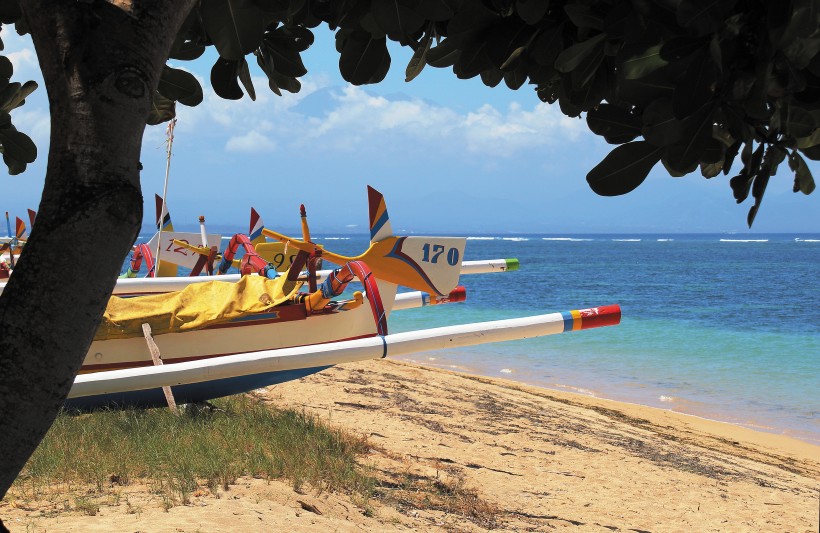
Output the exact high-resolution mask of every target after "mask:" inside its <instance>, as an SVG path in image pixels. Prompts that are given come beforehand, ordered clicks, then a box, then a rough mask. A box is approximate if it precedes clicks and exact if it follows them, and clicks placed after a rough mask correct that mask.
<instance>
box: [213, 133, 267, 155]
mask: <svg viewBox="0 0 820 533" xmlns="http://www.w3.org/2000/svg"><path fill="white" fill-rule="evenodd" d="M225 150H227V151H228V152H272V151H274V150H276V143H275V142H273V141H272V140H270V139H269V138H268V137H266V136H264V135H262V134H261V133H259V132H258V131H256V130H254V131H249V132H248V133H246V134H245V135H241V136H238V137H231V138H230V139H228V142H227V143H225Z"/></svg>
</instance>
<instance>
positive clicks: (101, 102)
mask: <svg viewBox="0 0 820 533" xmlns="http://www.w3.org/2000/svg"><path fill="white" fill-rule="evenodd" d="M194 2H195V0H184V1H183V0H174V1H173V2H170V1H168V0H132V1H126V0H109V1H108V2H104V1H102V0H96V1H92V2H65V1H58V0H33V1H27V2H21V7H22V8H23V10H24V14H25V15H24V16H25V19H26V21H27V22H28V25H29V27H30V30H31V35H32V38H33V40H34V46H35V49H36V51H37V57H38V59H39V62H40V67H41V69H42V71H43V79H44V80H45V85H46V90H47V92H48V100H49V106H50V112H51V146H50V150H49V154H48V169H47V171H46V178H45V187H44V189H43V196H42V199H41V202H40V206H39V209H38V213H37V225H36V227H35V228H34V229H33V231H32V233H31V238H30V239H29V240H28V242H27V243H26V247H25V249H24V251H23V254H22V255H21V257H20V260H19V262H18V263H17V268H15V270H14V273H13V274H12V276H11V278H10V279H9V282H8V284H7V286H6V289H5V291H4V292H3V294H2V296H0V376H2V377H0V451H1V453H2V454H3V458H2V461H0V499H2V497H3V496H4V495H5V494H6V492H7V491H8V489H9V487H10V486H11V484H12V482H13V481H14V479H15V478H16V477H17V475H18V474H19V473H20V471H21V469H22V468H23V466H24V465H25V463H26V461H27V460H28V458H29V457H30V456H31V454H32V453H33V452H34V450H35V449H36V447H37V445H38V444H39V443H40V441H41V440H42V438H43V437H44V436H45V434H46V432H47V431H48V428H49V427H50V426H51V424H52V422H53V421H54V418H55V417H56V415H57V413H58V412H59V409H60V407H61V405H62V403H63V401H64V399H65V397H66V395H67V394H68V391H69V390H70V388H71V385H72V383H73V381H74V377H75V375H76V374H77V372H78V370H79V368H80V366H81V364H82V361H83V359H84V357H85V355H86V352H87V350H88V347H89V345H90V344H91V340H92V339H93V336H94V332H95V330H96V328H97V324H98V322H99V319H100V317H101V316H102V313H103V311H104V309H105V306H106V303H107V302H108V298H109V296H110V295H111V292H112V290H113V288H114V284H115V282H116V277H117V274H118V273H119V271H120V268H121V266H122V263H123V260H124V259H125V257H126V255H127V253H128V251H129V249H130V247H131V245H132V244H133V242H134V240H135V239H136V237H137V234H138V232H139V228H140V225H141V222H142V193H141V190H140V182H139V170H140V162H139V157H140V149H141V145H142V135H143V131H144V129H145V122H146V118H147V116H148V112H149V110H150V105H151V99H152V94H153V92H154V90H155V89H156V87H157V83H158V81H159V77H160V73H161V72H162V67H163V65H164V64H165V60H166V59H167V57H168V52H169V50H170V47H171V44H172V42H173V39H174V37H175V36H176V34H177V31H178V30H179V27H180V25H181V24H182V21H183V20H184V19H185V17H186V15H187V13H188V12H189V11H190V9H191V7H192V5H193V4H194ZM17 179H25V178H17Z"/></svg>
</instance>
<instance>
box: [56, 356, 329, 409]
mask: <svg viewBox="0 0 820 533" xmlns="http://www.w3.org/2000/svg"><path fill="white" fill-rule="evenodd" d="M326 368H329V366H317V367H311V368H299V369H296V370H281V371H277V372H264V373H261V374H251V375H246V376H238V377H234V378H225V379H216V380H212V381H205V382H202V383H189V384H186V385H177V386H174V387H171V391H172V393H173V395H174V400H175V401H176V402H177V404H185V403H202V402H206V401H208V400H213V399H214V398H222V397H224V396H231V395H233V394H240V393H243V392H248V391H251V390H255V389H261V388H264V387H269V386H271V385H276V384H278V383H285V382H287V381H291V380H294V379H300V378H303V377H305V376H309V375H311V374H315V373H317V372H321V371H322V370H324V369H326ZM167 406H168V402H167V400H166V399H165V393H164V392H163V391H162V389H161V388H156V389H145V390H133V391H127V392H118V393H111V394H98V395H96V396H84V397H80V398H69V399H68V400H66V401H65V403H64V407H65V408H66V409H70V410H79V411H88V410H92V409H99V408H102V407H117V408H120V407H167Z"/></svg>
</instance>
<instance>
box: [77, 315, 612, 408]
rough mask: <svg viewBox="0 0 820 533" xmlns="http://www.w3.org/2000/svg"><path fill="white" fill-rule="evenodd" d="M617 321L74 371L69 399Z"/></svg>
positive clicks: (586, 318) (595, 318) (453, 331)
mask: <svg viewBox="0 0 820 533" xmlns="http://www.w3.org/2000/svg"><path fill="white" fill-rule="evenodd" d="M620 321H621V308H620V306H618V305H606V306H601V307H593V308H590V309H583V310H580V311H565V312H561V313H550V314H546V315H536V316H530V317H524V318H512V319H508V320H494V321H490V322H476V323H473V324H464V325H460V326H447V327H441V328H432V329H423V330H418V331H408V332H405V333H393V334H390V335H384V336H381V335H379V336H375V337H369V338H366V339H356V340H351V341H340V342H332V343H327V344H318V345H313V346H300V347H296V348H283V349H279V350H264V351H260V352H249V353H243V354H236V355H226V356H222V357H219V358H215V359H202V360H197V361H187V362H183V363H174V364H169V365H164V366H154V367H140V368H129V369H125V370H111V371H106V372H94V373H91V374H83V375H80V376H77V378H76V379H75V380H74V386H73V387H72V389H71V392H69V394H68V397H69V398H80V397H83V396H95V395H98V394H111V393H118V392H128V391H135V390H144V389H156V388H160V387H165V386H175V385H183V384H187V383H201V382H205V381H213V380H218V379H228V378H234V377H239V376H247V375H252V374H262V373H265V372H280V371H285V370H295V369H300V368H320V367H325V366H332V365H337V364H340V363H351V362H354V361H365V360H368V359H381V358H384V357H387V356H388V355H391V356H400V355H408V354H411V353H416V352H421V351H428V350H440V349H443V348H457V347H462V346H475V345H477V344H486V343H490V342H501V341H508V340H516V339H528V338H533V337H541V336H544V335H554V334H557V333H564V332H569V331H577V330H582V329H589V328H596V327H601V326H614V325H617V324H618V323H619V322H620Z"/></svg>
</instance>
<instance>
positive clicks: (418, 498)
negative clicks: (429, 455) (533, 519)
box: [379, 469, 503, 529]
mask: <svg viewBox="0 0 820 533" xmlns="http://www.w3.org/2000/svg"><path fill="white" fill-rule="evenodd" d="M442 473H443V474H444V475H443V476H442V475H437V476H436V478H431V477H426V476H419V475H415V474H411V473H409V472H408V473H405V474H403V475H400V476H398V479H397V482H396V480H393V481H386V480H382V481H381V482H380V484H379V485H380V486H379V490H380V494H379V496H380V497H381V498H382V499H383V500H384V501H386V502H389V503H393V504H395V505H396V506H397V507H398V509H399V510H400V511H404V512H406V511H407V510H413V509H432V510H436V511H443V512H444V513H446V514H449V515H457V516H461V517H464V518H465V519H467V520H469V521H471V522H473V523H474V524H476V525H478V526H481V527H483V528H487V529H494V528H496V527H498V518H499V516H500V515H501V514H503V511H502V510H500V509H498V508H497V507H496V506H494V505H493V504H491V503H490V502H488V501H486V500H483V499H482V498H481V497H480V496H479V495H478V492H477V491H475V490H474V489H471V488H468V487H466V486H465V481H464V476H463V475H462V474H461V473H460V472H459V471H458V470H457V469H445V470H444V471H443V472H442Z"/></svg>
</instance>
